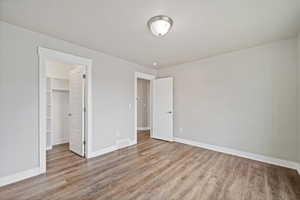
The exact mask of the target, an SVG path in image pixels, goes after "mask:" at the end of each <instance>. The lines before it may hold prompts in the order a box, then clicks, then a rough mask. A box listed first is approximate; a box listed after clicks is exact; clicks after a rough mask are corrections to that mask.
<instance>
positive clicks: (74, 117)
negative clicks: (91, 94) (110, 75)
mask: <svg viewBox="0 0 300 200" xmlns="http://www.w3.org/2000/svg"><path fill="white" fill-rule="evenodd" d="M83 76H84V68H83V67H77V68H75V69H73V70H71V71H70V78H69V86H70V95H69V98H70V99H69V105H70V114H69V116H70V128H69V131H70V132H69V134H70V135H69V143H70V150H71V151H73V152H74V153H76V154H78V155H80V156H85V154H84V152H85V151H84V150H85V149H84V148H85V147H84V131H85V112H84V110H85V98H84V97H85V95H84V92H85V91H84V88H85V82H84V81H85V79H84V77H83Z"/></svg>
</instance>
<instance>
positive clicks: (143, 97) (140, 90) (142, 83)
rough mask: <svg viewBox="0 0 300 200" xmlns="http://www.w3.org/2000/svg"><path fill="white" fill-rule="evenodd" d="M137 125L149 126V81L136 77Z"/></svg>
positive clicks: (140, 126)
mask: <svg viewBox="0 0 300 200" xmlns="http://www.w3.org/2000/svg"><path fill="white" fill-rule="evenodd" d="M137 98H138V99H137V109H138V110H137V126H138V128H148V127H150V81H149V80H145V79H138V81H137Z"/></svg>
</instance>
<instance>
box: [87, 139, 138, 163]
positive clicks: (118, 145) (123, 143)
mask: <svg viewBox="0 0 300 200" xmlns="http://www.w3.org/2000/svg"><path fill="white" fill-rule="evenodd" d="M135 144H136V142H135V141H132V140H130V139H122V140H119V141H117V142H116V144H115V145H112V146H109V147H106V148H103V149H100V150H98V151H94V152H92V153H91V154H90V155H89V157H88V158H94V157H97V156H101V155H104V154H107V153H110V152H113V151H116V150H119V149H123V148H125V147H129V146H132V145H135Z"/></svg>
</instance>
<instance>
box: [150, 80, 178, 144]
mask: <svg viewBox="0 0 300 200" xmlns="http://www.w3.org/2000/svg"><path fill="white" fill-rule="evenodd" d="M153 84H154V85H153V107H154V109H153V115H154V120H153V127H154V130H153V134H152V137H153V138H156V139H161V140H166V141H173V78H172V77H167V78H160V79H156V80H154V83H153Z"/></svg>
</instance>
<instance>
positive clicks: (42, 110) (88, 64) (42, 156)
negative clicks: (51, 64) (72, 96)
mask: <svg viewBox="0 0 300 200" xmlns="http://www.w3.org/2000/svg"><path fill="white" fill-rule="evenodd" d="M38 56H39V167H40V171H41V173H45V172H46V134H47V133H46V131H47V130H46V123H47V121H46V113H47V110H46V104H47V101H46V92H47V82H46V81H47V79H46V78H47V77H46V61H47V60H55V61H60V62H64V63H68V64H74V65H83V66H85V70H86V80H85V83H86V84H85V91H86V92H85V104H86V105H85V106H86V113H85V125H86V126H85V130H84V137H85V157H86V158H89V157H91V156H90V155H91V153H92V127H93V125H92V122H93V118H92V117H93V115H92V111H93V109H92V60H91V59H88V58H83V57H80V56H75V55H72V54H69V53H64V52H60V51H56V50H52V49H48V48H44V47H40V46H39V47H38Z"/></svg>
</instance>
